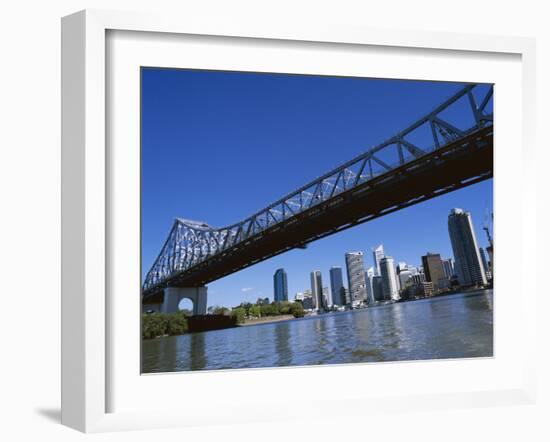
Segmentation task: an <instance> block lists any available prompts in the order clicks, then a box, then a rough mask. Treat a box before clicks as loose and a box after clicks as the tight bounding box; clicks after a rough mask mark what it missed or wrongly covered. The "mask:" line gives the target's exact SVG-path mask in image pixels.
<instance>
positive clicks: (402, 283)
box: [397, 269, 413, 290]
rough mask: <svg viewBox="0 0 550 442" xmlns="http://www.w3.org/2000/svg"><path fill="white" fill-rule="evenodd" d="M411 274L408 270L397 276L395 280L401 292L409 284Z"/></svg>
mask: <svg viewBox="0 0 550 442" xmlns="http://www.w3.org/2000/svg"><path fill="white" fill-rule="evenodd" d="M412 276H413V274H412V272H411V271H410V270H408V269H407V270H401V272H399V274H398V275H397V279H398V280H399V288H400V289H401V290H403V289H404V288H405V287H407V285H408V284H409V280H410V279H411V278H412Z"/></svg>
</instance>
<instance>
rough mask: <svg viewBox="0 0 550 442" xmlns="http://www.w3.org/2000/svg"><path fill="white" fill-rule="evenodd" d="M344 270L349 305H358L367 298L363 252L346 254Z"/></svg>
mask: <svg viewBox="0 0 550 442" xmlns="http://www.w3.org/2000/svg"><path fill="white" fill-rule="evenodd" d="M346 269H347V273H348V287H349V296H350V301H351V304H352V305H353V304H358V303H361V302H363V301H365V300H366V298H367V289H366V281H365V263H364V260H363V252H348V253H346Z"/></svg>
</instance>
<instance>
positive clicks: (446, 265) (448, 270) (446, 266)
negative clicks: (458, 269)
mask: <svg viewBox="0 0 550 442" xmlns="http://www.w3.org/2000/svg"><path fill="white" fill-rule="evenodd" d="M441 262H442V263H443V271H444V272H445V276H446V277H447V278H449V279H453V277H454V275H455V269H454V265H453V260H452V259H451V258H449V259H443V260H442V261H441Z"/></svg>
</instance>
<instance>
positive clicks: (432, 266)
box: [422, 253, 449, 289]
mask: <svg viewBox="0 0 550 442" xmlns="http://www.w3.org/2000/svg"><path fill="white" fill-rule="evenodd" d="M422 267H423V268H424V274H425V275H426V281H428V282H432V283H433V285H434V288H436V289H442V288H445V287H446V286H447V285H448V284H447V282H446V281H448V279H449V278H447V276H446V275H445V270H444V269H443V262H442V261H441V256H440V255H439V253H426V255H424V256H423V257H422Z"/></svg>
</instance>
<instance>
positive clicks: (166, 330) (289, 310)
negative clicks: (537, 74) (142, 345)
mask: <svg viewBox="0 0 550 442" xmlns="http://www.w3.org/2000/svg"><path fill="white" fill-rule="evenodd" d="M209 312H210V313H211V314H214V315H220V314H223V315H230V316H233V317H235V319H236V321H237V324H240V325H245V324H246V323H258V322H262V321H259V319H264V318H265V319H266V322H267V319H269V318H272V319H277V317H285V318H288V317H294V318H302V317H303V316H304V308H303V306H302V304H301V303H300V302H288V301H282V302H272V303H269V302H268V301H267V300H265V299H264V300H261V299H259V300H258V302H256V304H252V303H241V304H240V305H239V306H238V307H234V308H233V309H228V308H227V307H212V308H211V309H209ZM188 314H189V312H187V311H178V312H176V313H149V314H143V315H142V320H141V331H142V333H141V335H142V338H143V339H152V338H158V337H162V336H175V335H182V334H184V333H186V332H187V331H188V325H187V318H186V315H188ZM289 315H291V316H289Z"/></svg>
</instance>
